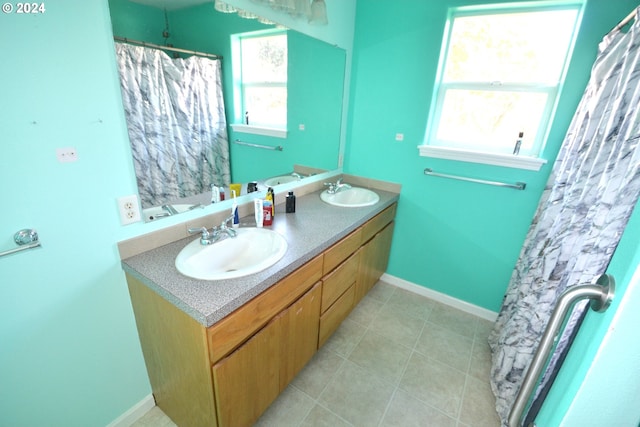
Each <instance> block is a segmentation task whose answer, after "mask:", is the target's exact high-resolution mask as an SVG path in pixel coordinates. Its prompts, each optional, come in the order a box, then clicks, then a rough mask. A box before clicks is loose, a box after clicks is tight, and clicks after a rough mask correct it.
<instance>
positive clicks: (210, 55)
mask: <svg viewBox="0 0 640 427" xmlns="http://www.w3.org/2000/svg"><path fill="white" fill-rule="evenodd" d="M113 39H114V40H115V41H118V42H123V43H129V44H137V45H140V46H144V47H150V48H153V49H162V50H169V51H171V52H180V53H187V54H189V55H196V56H203V57H205V58H212V59H222V56H220V55H214V54H213V53H206V52H198V51H197V50H187V49H180V48H177V47H170V46H161V45H159V44H153V43H147V42H143V41H139V40H131V39H128V38H126V37H118V36H113Z"/></svg>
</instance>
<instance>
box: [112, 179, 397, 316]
mask: <svg viewBox="0 0 640 427" xmlns="http://www.w3.org/2000/svg"><path fill="white" fill-rule="evenodd" d="M375 191H376V193H378V194H379V195H380V201H379V202H378V203H376V204H375V205H372V206H366V207H361V208H342V207H336V206H331V205H329V204H327V203H324V202H323V201H321V200H320V196H319V194H320V192H321V191H316V192H314V193H310V194H307V195H305V196H299V197H297V198H296V212H295V213H289V214H286V213H285V212H284V208H285V206H284V203H283V204H279V205H276V212H275V216H274V221H273V225H272V226H270V227H267V228H270V229H272V230H274V231H277V232H278V233H280V234H281V235H282V236H283V237H284V238H285V239H286V240H287V244H288V248H287V253H286V254H285V255H284V257H283V258H282V259H281V260H280V261H278V262H277V263H276V264H274V265H273V266H271V267H269V268H268V269H266V270H263V271H261V272H259V273H256V274H252V275H249V276H245V277H239V278H236V279H229V280H212V281H206V280H197V279H191V278H189V277H186V276H183V275H182V274H180V273H179V272H178V270H177V269H176V268H175V264H174V263H175V258H176V256H177V255H178V253H179V252H180V251H181V250H182V248H184V247H185V246H186V245H187V244H188V243H190V242H192V241H193V240H195V239H197V238H199V237H195V236H190V237H187V238H185V239H181V240H178V241H176V242H173V243H170V244H167V245H164V246H160V247H158V248H156V249H152V250H150V251H147V252H144V253H141V254H139V255H135V256H132V257H130V258H126V259H124V260H123V261H122V266H123V269H124V270H125V271H126V272H127V273H128V274H130V275H131V276H133V277H135V278H137V279H138V280H140V281H141V282H142V283H144V284H145V285H146V286H148V287H149V288H151V289H152V290H154V291H156V292H157V293H158V294H159V295H160V296H162V297H163V298H165V299H166V300H167V301H169V302H171V303H172V304H174V305H175V306H177V307H178V308H180V309H181V310H182V311H184V312H185V313H187V314H188V315H190V316H191V317H193V318H194V319H195V320H196V321H198V322H199V323H200V324H202V325H203V326H206V327H209V326H211V325H213V324H214V323H216V322H217V321H219V320H221V319H222V318H224V317H225V316H227V315H228V314H230V313H231V312H233V311H234V310H235V309H237V308H238V307H240V306H242V305H243V304H245V303H246V302H248V301H249V300H251V299H252V298H254V297H256V296H258V295H259V294H260V293H262V292H263V291H264V290H266V289H268V288H269V287H270V286H272V285H273V284H275V283H277V282H278V281H279V280H281V279H283V278H284V277H286V276H287V275H289V274H290V273H292V272H293V271H295V270H296V269H298V268H299V267H301V266H302V265H304V264H305V263H307V262H308V261H309V260H311V259H313V258H314V257H315V256H317V255H319V254H320V253H322V252H323V251H324V250H326V249H327V248H329V247H331V246H332V245H333V244H334V243H336V242H338V241H339V240H341V239H342V238H343V237H345V236H347V235H348V234H349V233H351V232H352V231H354V230H355V229H356V228H358V227H359V226H361V225H362V224H364V223H365V222H366V221H368V220H369V219H371V218H373V217H374V216H375V215H376V214H378V213H379V212H381V211H382V210H384V209H385V208H386V207H388V206H390V205H392V204H393V203H394V202H396V201H397V200H398V197H399V195H398V194H397V193H392V192H388V191H381V190H375ZM240 224H241V227H242V226H246V227H253V226H255V220H254V219H253V217H243V218H241V219H240Z"/></svg>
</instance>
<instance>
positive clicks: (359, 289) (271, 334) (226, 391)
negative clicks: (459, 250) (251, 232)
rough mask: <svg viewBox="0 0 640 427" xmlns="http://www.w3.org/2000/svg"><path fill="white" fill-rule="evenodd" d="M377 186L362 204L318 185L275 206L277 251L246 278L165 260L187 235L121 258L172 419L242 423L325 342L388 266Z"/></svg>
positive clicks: (390, 215)
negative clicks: (349, 204)
mask: <svg viewBox="0 0 640 427" xmlns="http://www.w3.org/2000/svg"><path fill="white" fill-rule="evenodd" d="M398 191H399V188H398ZM376 192H377V193H378V194H379V195H380V201H379V202H378V203H376V204H375V205H373V206H368V207H360V208H341V207H335V206H330V205H327V204H326V203H323V202H322V201H321V200H320V198H319V192H318V191H315V192H311V193H309V194H306V195H303V196H298V201H297V210H296V213H295V214H285V213H284V204H278V206H277V207H278V209H277V210H276V216H275V221H274V225H273V227H272V228H273V229H274V230H275V231H277V232H279V233H281V234H282V235H283V236H284V237H285V238H286V239H287V241H288V244H289V247H288V250H287V254H286V255H285V257H284V258H283V259H282V260H281V261H279V262H278V263H276V264H275V265H273V266H272V267H270V268H268V269H266V270H265V271H263V272H260V273H257V274H253V275H251V276H247V277H242V278H237V279H231V280H222V281H201V280H194V279H189V278H187V277H184V276H181V275H180V274H179V273H178V272H177V271H175V267H173V264H172V262H173V260H174V259H175V256H176V254H177V253H178V252H179V251H180V249H181V248H182V247H184V246H185V245H186V244H187V243H189V242H190V241H191V240H193V239H194V238H195V237H189V238H185V239H181V240H178V241H175V242H172V243H169V244H166V245H163V246H160V247H158V248H155V249H151V250H149V251H146V252H142V253H140V254H137V255H134V256H131V257H128V258H126V259H124V260H123V268H124V270H125V272H126V276H127V282H128V285H129V290H130V294H131V301H132V305H133V309H134V312H135V317H136V323H137V326H138V331H139V335H140V341H141V344H142V350H143V353H144V358H145V362H146V365H147V370H148V373H149V378H150V381H151V386H152V389H153V394H154V397H155V400H156V403H157V405H158V406H159V407H160V408H161V409H162V410H163V411H164V412H165V413H166V414H167V415H168V416H169V417H170V418H171V419H172V420H173V421H174V422H175V423H176V424H178V425H179V426H181V427H182V426H198V427H201V426H221V427H222V426H233V427H236V426H248V425H252V424H253V423H254V422H255V421H256V420H257V419H258V418H259V417H260V415H261V414H262V413H263V412H264V411H265V410H266V409H267V408H268V406H269V405H270V404H271V403H272V402H273V401H274V400H275V399H276V397H277V396H278V395H279V394H280V393H281V392H282V391H283V390H284V389H285V388H286V387H287V385H288V384H289V382H290V381H291V380H292V379H293V378H294V377H295V375H296V374H297V373H298V372H299V371H300V370H301V369H302V368H303V367H304V366H305V364H306V363H307V362H308V361H309V360H310V359H311V357H313V355H314V354H315V352H316V351H317V350H318V348H320V347H321V346H322V345H323V344H324V343H325V342H326V341H327V339H328V338H329V337H330V336H331V334H332V333H333V332H334V331H335V330H336V329H337V328H338V326H339V325H340V323H341V322H342V321H343V320H344V318H345V317H346V316H347V315H348V314H349V313H350V311H351V310H352V309H353V308H354V307H355V306H356V305H357V304H358V302H359V301H360V300H361V299H362V298H363V297H364V296H365V295H366V294H367V292H368V291H369V290H370V289H371V287H372V286H373V285H374V284H375V283H376V281H377V280H378V279H379V277H380V276H381V275H382V273H383V272H384V271H385V270H386V267H387V261H388V257H389V250H390V246H391V238H392V234H393V226H394V222H393V220H394V217H395V210H396V203H397V200H398V194H397V193H395V192H392V191H384V190H378V189H376ZM121 251H122V249H121ZM125 252H126V250H125Z"/></svg>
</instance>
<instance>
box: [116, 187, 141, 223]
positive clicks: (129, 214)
mask: <svg viewBox="0 0 640 427" xmlns="http://www.w3.org/2000/svg"><path fill="white" fill-rule="evenodd" d="M118 210H119V211H120V223H121V224H122V225H127V224H131V223H134V222H138V221H140V219H141V218H140V204H139V203H138V196H137V195H136V194H132V195H131V196H124V197H119V198H118Z"/></svg>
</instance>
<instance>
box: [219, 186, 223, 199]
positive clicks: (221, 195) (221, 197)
mask: <svg viewBox="0 0 640 427" xmlns="http://www.w3.org/2000/svg"><path fill="white" fill-rule="evenodd" d="M223 200H224V187H220V201H223Z"/></svg>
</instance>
